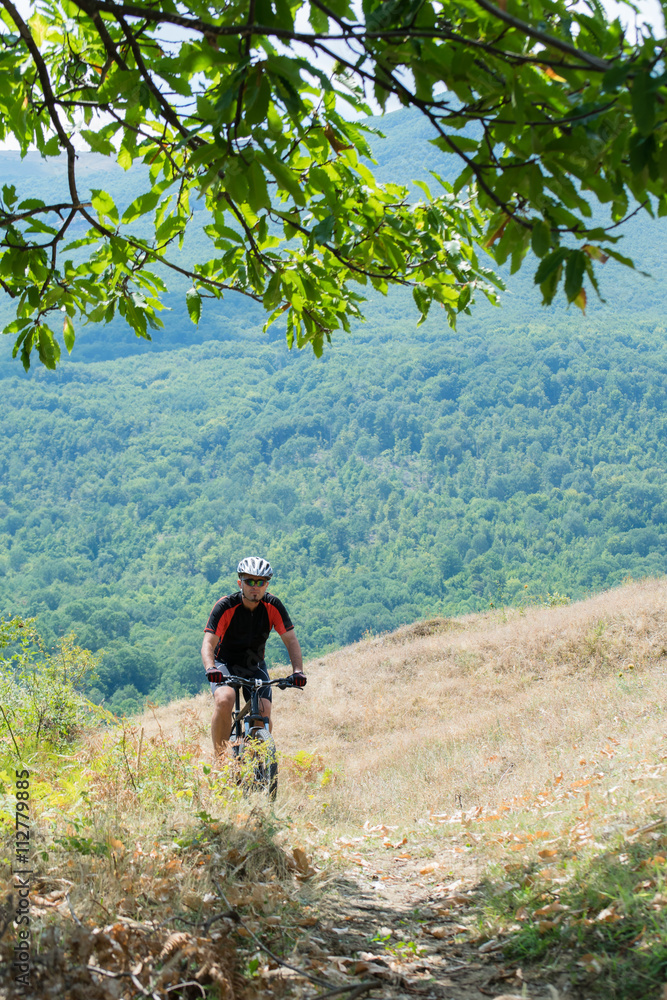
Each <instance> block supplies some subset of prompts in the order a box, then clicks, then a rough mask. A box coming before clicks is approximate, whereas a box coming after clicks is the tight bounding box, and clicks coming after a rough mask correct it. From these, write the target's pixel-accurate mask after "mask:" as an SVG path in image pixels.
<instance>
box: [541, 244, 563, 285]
mask: <svg viewBox="0 0 667 1000" xmlns="http://www.w3.org/2000/svg"><path fill="white" fill-rule="evenodd" d="M566 255H567V250H566V249H565V247H558V249H557V250H554V251H553V253H550V254H549V255H548V256H547V257H543V258H542V262H541V263H540V266H539V267H538V269H537V271H536V272H535V279H534V281H535V284H536V285H541V284H542V283H543V282H544V281H546V280H547V278H549V277H550V275H552V274H553V273H554V272H555V271H556V270H557V268H559V267H560V266H561V264H562V263H563V261H564V259H565V257H566Z"/></svg>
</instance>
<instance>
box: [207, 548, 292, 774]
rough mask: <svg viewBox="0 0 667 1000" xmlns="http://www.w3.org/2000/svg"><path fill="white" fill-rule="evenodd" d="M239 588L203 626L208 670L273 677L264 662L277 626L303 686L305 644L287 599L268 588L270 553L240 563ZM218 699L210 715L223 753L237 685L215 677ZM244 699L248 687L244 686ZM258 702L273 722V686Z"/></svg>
mask: <svg viewBox="0 0 667 1000" xmlns="http://www.w3.org/2000/svg"><path fill="white" fill-rule="evenodd" d="M237 573H238V576H239V579H238V584H239V588H240V589H239V591H238V592H237V593H235V594H230V595H228V596H227V597H221V598H220V600H219V601H217V603H216V604H215V605H214V607H213V610H212V611H211V614H210V615H209V619H208V622H207V623H206V628H205V630H204V641H203V643H202V647H201V658H202V661H203V664H204V669H205V670H206V673H207V675H208V674H210V673H211V672H212V671H221V672H222V673H223V674H226V675H227V676H228V677H229V676H232V675H235V676H237V677H247V678H248V679H249V680H250V679H252V678H255V677H259V678H261V679H262V680H267V681H268V679H269V673H268V670H267V669H266V663H265V662H264V647H265V645H266V640H267V639H268V637H269V634H270V632H271V629H272V628H274V629H275V630H276V632H277V633H278V635H279V636H280V638H281V639H282V641H283V642H284V643H285V646H286V648H287V652H288V653H289V658H290V662H291V664H292V671H293V673H292V678H293V683H294V686H295V687H305V685H306V676H305V674H304V672H303V660H302V657H301V647H300V646H299V640H298V639H297V637H296V633H295V631H294V626H293V625H292V622H291V620H290V617H289V615H288V614H287V610H286V609H285V606H284V604H283V603H282V602H281V601H279V600H278V598H277V597H274V596H273V594H269V593H268V591H267V589H266V587H267V584H268V582H269V580H270V579H271V577H272V576H273V570H272V569H271V565H270V563H268V562H267V561H266V559H262V558H260V557H259V556H248V557H246V558H245V559H242V560H241V562H240V563H239V564H238V567H237ZM211 693H212V694H213V699H214V702H215V707H214V709H213V718H212V719H211V739H212V740H213V754H214V758H215V759H218V758H220V757H221V756H223V755H224V753H225V751H226V749H227V747H228V746H229V734H230V732H231V728H232V709H233V708H234V699H235V695H234V689H233V688H231V687H228V686H227V685H226V684H222V683H215V682H211ZM243 693H244V695H245V697H246V700H248V699H249V698H250V688H245V687H244V688H243ZM259 695H260V702H259V707H260V711H261V713H262V715H264V716H266V717H267V718H268V719H269V728H270V729H271V728H273V724H272V722H271V688H270V687H265V688H261V689H260V692H259Z"/></svg>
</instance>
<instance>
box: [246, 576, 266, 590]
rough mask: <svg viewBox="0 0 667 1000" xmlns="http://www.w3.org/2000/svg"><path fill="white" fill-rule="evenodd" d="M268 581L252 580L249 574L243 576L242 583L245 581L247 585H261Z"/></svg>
mask: <svg viewBox="0 0 667 1000" xmlns="http://www.w3.org/2000/svg"><path fill="white" fill-rule="evenodd" d="M268 582H269V581H268V580H252V579H251V578H250V577H249V576H244V577H243V583H247V584H248V586H249V587H263V586H264V585H265V584H267V583H268Z"/></svg>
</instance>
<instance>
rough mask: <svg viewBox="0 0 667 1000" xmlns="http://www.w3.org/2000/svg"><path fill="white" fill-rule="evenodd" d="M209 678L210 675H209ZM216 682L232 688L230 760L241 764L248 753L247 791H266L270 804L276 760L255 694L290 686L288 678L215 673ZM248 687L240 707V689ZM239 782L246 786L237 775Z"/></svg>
mask: <svg viewBox="0 0 667 1000" xmlns="http://www.w3.org/2000/svg"><path fill="white" fill-rule="evenodd" d="M209 676H210V674H209ZM215 679H216V681H217V682H218V683H220V684H226V685H227V686H228V687H231V688H234V692H235V698H234V711H233V714H232V730H231V733H230V734H229V739H230V741H231V744H232V753H233V754H234V758H235V759H236V760H237V761H238V762H239V763H241V762H242V760H243V759H244V756H245V754H246V752H248V753H249V758H250V768H251V774H250V776H249V787H250V789H255V790H262V791H264V792H266V793H267V794H268V796H269V798H270V800H271V801H273V800H274V799H275V797H276V792H277V790H278V760H277V757H276V745H275V742H274V740H273V737H272V736H271V734H270V731H269V720H268V717H267V716H265V715H262V713H261V712H260V708H259V693H260V691H261V689H262V688H264V687H273V686H274V685H277V686H278V687H279V688H280V689H281V690H284V689H285V688H287V687H294V686H295V685H294V681H293V678H292V677H279V678H277V679H276V680H274V681H271V680H265V679H263V678H255V677H253V678H247V677H235V676H233V675H232V676H223V675H222V674H221V673H218V674H217V676H216V678H215ZM243 687H246V688H250V700H249V701H247V702H246V703H245V705H244V706H243V708H241V697H240V695H241V688H243ZM240 781H241V783H248V776H246V777H245V778H244V777H243V776H242V775H241V778H240Z"/></svg>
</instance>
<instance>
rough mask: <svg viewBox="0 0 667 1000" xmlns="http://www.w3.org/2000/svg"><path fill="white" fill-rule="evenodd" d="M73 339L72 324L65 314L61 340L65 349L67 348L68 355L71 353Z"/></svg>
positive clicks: (74, 337)
mask: <svg viewBox="0 0 667 1000" xmlns="http://www.w3.org/2000/svg"><path fill="white" fill-rule="evenodd" d="M75 339H76V336H75V333H74V324H73V323H72V320H71V319H70V318H69V316H68V315H67V314H65V318H64V320H63V340H64V341H65V347H66V348H67V353H68V354H71V353H72V348H73V347H74V341H75Z"/></svg>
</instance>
